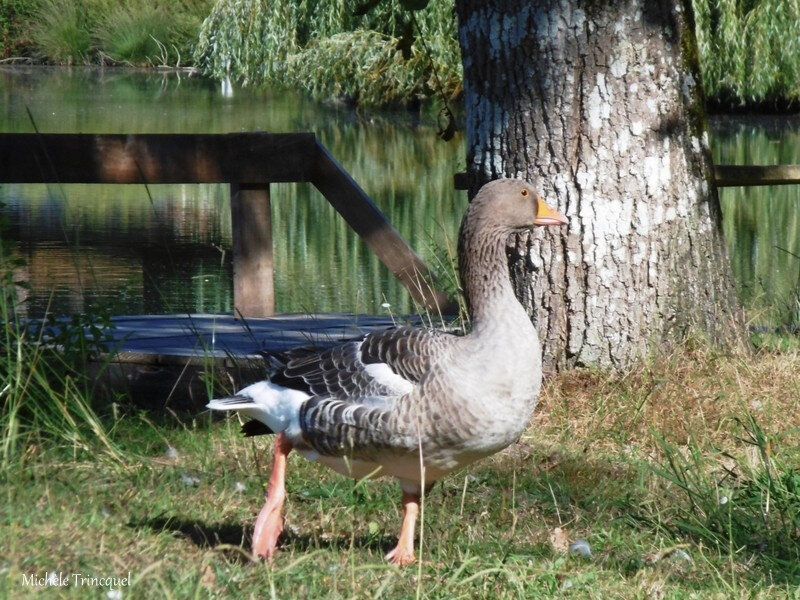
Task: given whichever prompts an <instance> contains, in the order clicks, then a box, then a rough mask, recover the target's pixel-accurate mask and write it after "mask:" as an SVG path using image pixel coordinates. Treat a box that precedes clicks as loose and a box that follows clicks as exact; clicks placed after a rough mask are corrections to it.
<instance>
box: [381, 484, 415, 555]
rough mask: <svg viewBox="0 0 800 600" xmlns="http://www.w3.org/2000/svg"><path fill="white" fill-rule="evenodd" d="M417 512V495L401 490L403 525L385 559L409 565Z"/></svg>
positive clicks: (412, 553)
mask: <svg viewBox="0 0 800 600" xmlns="http://www.w3.org/2000/svg"><path fill="white" fill-rule="evenodd" d="M418 512H419V495H418V494H409V493H408V492H403V526H402V527H401V529H400V537H399V538H398V539H397V546H396V547H395V549H394V550H392V551H391V552H389V554H387V555H386V560H388V561H389V562H391V563H394V564H396V565H410V564H411V563H413V562H414V561H415V560H416V558H415V557H414V532H415V529H416V525H417V513H418Z"/></svg>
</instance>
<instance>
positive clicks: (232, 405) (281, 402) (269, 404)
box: [206, 381, 309, 436]
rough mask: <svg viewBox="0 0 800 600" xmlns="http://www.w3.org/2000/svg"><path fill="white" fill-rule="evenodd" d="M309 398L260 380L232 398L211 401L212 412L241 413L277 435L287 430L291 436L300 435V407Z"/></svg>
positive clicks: (296, 391) (306, 395)
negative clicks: (232, 411)
mask: <svg viewBox="0 0 800 600" xmlns="http://www.w3.org/2000/svg"><path fill="white" fill-rule="evenodd" d="M308 398H309V396H308V394H306V393H305V392H300V391H298V390H293V389H291V388H285V387H283V386H280V385H275V384H274V383H271V382H269V381H259V382H258V383H254V384H253V385H251V386H248V387H246V388H244V389H243V390H241V391H239V392H237V393H236V395H235V396H231V397H230V398H217V399H215V400H211V402H209V403H208V404H207V405H206V407H207V408H210V409H211V410H238V411H240V412H242V413H243V414H245V415H247V416H248V417H250V418H252V419H256V420H258V421H261V422H262V423H264V425H266V426H267V427H269V428H270V430H271V431H273V432H275V433H280V432H282V431H285V432H286V433H287V434H288V435H289V436H293V435H299V433H300V406H301V405H302V404H303V402H305V401H306V400H307V399H308Z"/></svg>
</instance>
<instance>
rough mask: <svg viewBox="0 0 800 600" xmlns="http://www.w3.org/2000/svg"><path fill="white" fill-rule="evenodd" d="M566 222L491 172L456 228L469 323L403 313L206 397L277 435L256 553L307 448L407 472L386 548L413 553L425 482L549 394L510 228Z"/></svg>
mask: <svg viewBox="0 0 800 600" xmlns="http://www.w3.org/2000/svg"><path fill="white" fill-rule="evenodd" d="M566 223H567V219H566V217H565V216H564V215H563V214H561V213H560V212H558V211H557V210H555V209H553V208H551V207H550V206H548V205H547V203H545V202H544V200H542V198H541V196H540V195H539V194H538V193H537V192H536V190H535V189H534V188H533V187H532V186H531V185H530V184H528V183H526V182H524V181H521V180H517V179H499V180H495V181H492V182H489V183H487V184H486V185H484V186H483V187H482V188H481V189H480V191H479V192H478V194H477V195H476V196H475V198H474V199H473V201H472V202H471V203H470V206H469V208H468V210H467V212H466V214H465V216H464V218H463V221H462V223H461V230H460V235H459V267H460V274H461V281H462V285H463V286H464V291H465V294H466V298H467V303H468V307H469V315H470V322H471V330H470V331H469V333H467V334H465V335H456V334H452V333H447V332H443V331H440V330H436V329H432V328H418V327H409V326H401V327H396V328H392V329H388V330H385V331H378V332H373V333H370V334H368V335H366V336H364V337H363V338H361V339H359V340H357V341H349V342H346V343H342V344H340V345H338V346H334V347H331V348H327V349H319V348H308V347H304V348H297V349H294V350H289V351H288V352H286V353H284V354H283V355H281V356H280V361H279V363H278V364H277V365H275V366H274V367H275V368H274V370H273V372H272V373H271V375H270V377H269V379H268V380H265V381H260V382H258V383H255V384H253V385H250V386H248V387H245V388H244V389H242V390H241V391H239V392H237V393H236V394H235V395H234V396H231V397H227V398H219V399H215V400H212V401H211V402H210V403H209V404H208V408H209V409H212V410H217V411H232V410H235V411H239V412H240V413H243V414H244V415H246V416H247V417H250V419H251V420H250V421H248V422H246V423H245V424H244V425H243V426H242V431H243V433H244V434H245V435H258V434H274V435H276V438H275V441H274V447H273V463H272V471H271V474H270V478H269V481H268V483H267V493H266V500H265V503H264V506H263V508H262V509H261V511H260V512H259V514H258V517H257V518H256V521H255V526H254V531H253V538H252V553H253V558H254V559H258V558H259V557H261V558H265V559H267V560H272V558H273V557H274V555H275V552H276V549H277V543H278V537H279V535H280V534H281V531H282V529H283V517H282V511H283V504H284V500H285V497H286V492H285V488H284V483H285V477H286V462H287V461H286V459H287V456H288V455H289V453H290V452H291V451H292V450H297V451H298V452H299V453H300V454H302V455H303V456H304V457H305V458H307V459H309V460H312V461H319V462H320V463H322V464H323V465H326V466H328V467H330V468H332V469H333V470H335V471H337V472H339V473H342V474H344V475H346V476H349V477H353V478H356V479H360V478H363V477H367V476H371V475H372V476H374V475H387V476H392V477H395V478H396V479H398V480H399V482H400V487H401V490H402V512H403V520H402V526H401V528H400V536H399V538H398V541H397V546H396V547H395V548H394V549H393V550H392V551H391V552H389V553H388V554H387V555H386V559H387V560H388V561H390V562H392V563H394V564H397V565H407V564H410V563H413V562H414V561H415V560H416V558H415V556H414V537H415V527H416V520H417V513H418V511H419V503H420V501H421V494H422V493H423V490H427V489H429V488H430V487H431V486H432V485H433V484H434V483H435V482H436V481H437V480H439V479H441V478H442V477H444V476H445V475H447V474H448V473H451V472H452V471H454V470H456V469H460V468H462V467H464V466H466V465H468V464H470V463H473V462H475V461H476V460H479V459H481V458H484V457H486V456H489V455H491V454H494V453H496V452H498V451H500V450H502V449H503V448H505V447H507V446H508V445H510V444H511V443H513V442H514V441H516V440H517V439H518V438H519V436H520V435H521V434H522V432H523V431H524V430H525V428H526V427H527V424H528V421H529V419H530V417H531V414H532V413H533V410H534V407H535V405H536V400H537V397H538V395H539V388H540V386H541V379H542V368H541V348H540V345H539V338H538V334H537V332H536V330H535V328H534V327H533V324H532V323H531V320H530V317H529V316H528V314H527V313H526V311H525V309H524V308H523V307H522V305H521V304H520V303H519V301H518V300H517V298H516V296H515V294H514V290H513V288H512V285H511V281H510V276H509V269H508V259H507V255H506V243H507V239H508V237H509V235H510V234H512V233H514V232H518V231H523V230H526V229H532V227H533V226H535V225H542V226H548V225H563V224H566Z"/></svg>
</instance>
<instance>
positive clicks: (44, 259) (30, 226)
mask: <svg viewBox="0 0 800 600" xmlns="http://www.w3.org/2000/svg"><path fill="white" fill-rule="evenodd" d="M0 99H2V105H0V131H4V132H32V131H34V126H33V123H32V122H31V119H30V118H29V116H28V111H30V114H31V115H32V116H33V119H34V121H35V123H36V127H37V128H38V129H39V131H42V132H53V133H58V132H102V133H120V132H131V133H163V132H176V133H202V132H206V133H222V132H232V131H256V130H263V131H272V132H291V131H313V132H315V133H316V135H317V136H318V137H319V138H320V139H321V140H322V142H323V143H324V144H325V145H326V146H327V147H328V148H329V149H330V150H331V152H332V154H333V155H334V156H335V157H336V158H337V159H338V160H339V161H340V162H341V163H342V164H343V165H344V167H345V168H346V169H347V170H348V171H350V173H351V174H352V175H353V176H354V178H355V179H356V181H358V182H359V183H360V184H361V185H362V187H363V188H364V189H365V190H366V191H367V193H368V194H370V195H371V196H372V198H373V199H374V200H375V201H376V203H377V204H378V206H379V207H380V208H381V210H383V211H384V212H385V213H386V214H387V215H388V216H389V218H390V220H391V221H392V223H393V224H394V225H395V226H396V227H397V228H398V229H399V230H400V233H401V234H402V235H403V236H404V237H405V238H406V239H407V240H408V241H409V243H410V244H411V245H412V246H413V247H414V248H415V249H417V251H418V252H419V253H420V254H421V255H422V256H423V258H424V259H425V260H426V261H427V262H428V263H429V264H430V265H431V266H433V267H434V268H435V269H436V270H437V271H438V272H439V274H440V277H441V280H442V282H443V284H444V286H445V287H448V286H449V287H452V286H453V285H454V284H453V280H452V269H451V259H452V257H453V255H454V253H455V235H456V231H457V228H458V224H459V220H460V216H461V214H462V212H463V210H464V207H465V206H466V197H465V195H464V193H463V192H456V191H454V190H453V184H452V175H453V173H455V172H458V171H462V170H464V162H463V160H464V159H463V158H462V157H463V156H464V149H463V142H462V141H460V140H456V141H455V142H451V143H449V144H445V143H442V142H440V141H438V140H437V138H436V135H435V123H434V122H433V119H431V120H427V119H425V118H422V119H419V118H415V117H413V116H410V115H408V114H406V113H402V112H401V113H388V114H383V115H381V116H380V117H377V118H376V117H374V116H373V117H369V118H364V117H360V116H359V115H357V114H355V113H353V112H352V111H350V110H346V109H344V108H342V107H334V106H322V105H320V104H317V103H313V102H310V101H308V100H306V99H304V98H302V97H301V96H297V95H293V94H290V93H274V94H273V93H267V92H262V91H254V90H251V89H236V90H235V93H234V94H233V95H227V94H226V93H223V90H222V89H221V88H220V87H219V85H218V84H217V83H214V82H209V81H206V80H203V79H200V78H194V77H187V76H186V75H181V74H176V73H153V72H150V71H146V72H134V71H130V70H113V69H106V70H98V69H72V70H69V69H63V68H57V69H48V68H42V67H35V68H34V67H23V68H8V67H5V68H3V67H0ZM711 142H712V150H713V153H714V158H715V160H716V161H717V162H718V163H728V164H780V163H795V164H800V120H799V119H797V118H775V119H749V120H742V119H741V118H737V119H736V120H729V119H720V118H718V119H714V120H713V121H712V135H711ZM721 200H722V204H723V212H724V218H725V222H724V227H725V234H726V238H727V240H728V244H729V248H730V255H731V260H732V264H733V268H734V273H735V276H736V279H737V283H738V285H739V289H740V293H741V296H742V299H743V301H744V302H745V304H746V305H748V306H752V307H755V308H757V309H759V310H762V313H761V314H760V315H759V317H758V320H759V321H762V322H772V323H777V324H785V323H797V322H798V319H799V318H800V316H799V315H798V311H800V304H799V303H798V289H800V258H798V257H800V187H798V186H782V187H771V188H728V189H724V190H722V191H721ZM0 201H2V202H5V203H6V205H7V206H6V208H5V209H4V213H6V214H7V215H8V217H9V218H10V221H11V226H12V228H11V232H10V235H11V236H12V237H13V239H15V240H17V241H18V247H19V252H20V253H21V255H22V256H23V257H24V258H25V259H26V261H27V263H28V276H29V277H30V283H31V291H30V296H29V302H28V308H29V312H30V314H41V313H42V312H43V311H44V310H45V308H46V307H48V306H50V308H51V309H52V310H56V311H59V312H63V311H76V310H81V309H82V308H84V307H85V306H86V305H88V304H92V303H96V302H106V303H110V304H112V305H113V307H114V310H115V312H118V313H127V314H137V313H143V312H154V313H164V312H183V311H189V312H205V311H209V312H216V311H230V310H231V297H232V276H231V264H230V247H231V240H230V213H229V199H228V189H227V186H222V185H183V186H150V187H149V188H145V187H144V186H80V185H72V186H46V185H25V186H19V185H5V186H0ZM272 210H273V228H274V237H275V265H276V272H275V285H276V305H277V309H278V310H279V311H304V312H319V311H356V312H367V313H381V312H385V310H386V309H385V308H384V307H383V306H382V305H384V304H386V303H388V304H390V305H391V309H392V310H394V311H397V312H406V311H410V310H412V309H413V307H412V305H411V301H410V299H409V297H408V294H407V293H406V292H405V290H404V289H403V288H402V286H401V285H400V284H399V283H397V281H396V280H395V279H394V278H393V277H391V276H390V275H389V273H388V272H387V271H386V269H385V268H384V267H383V266H382V265H381V264H380V263H379V261H378V260H377V259H376V258H375V257H374V256H373V255H372V254H371V253H370V252H369V251H368V250H367V248H366V246H365V245H364V244H363V243H362V242H361V241H360V240H359V239H358V238H357V236H355V234H354V233H353V232H352V231H351V230H350V229H349V227H347V225H346V224H345V222H344V221H343V220H342V219H341V218H340V217H339V216H338V215H337V213H336V212H335V211H334V210H333V208H332V207H331V206H330V205H329V204H328V203H327V202H326V201H325V200H324V198H323V197H322V196H321V195H320V194H319V193H317V192H316V191H315V190H314V189H313V188H312V187H311V186H310V185H307V184H276V185H273V186H272Z"/></svg>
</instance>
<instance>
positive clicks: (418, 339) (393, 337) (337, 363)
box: [270, 327, 455, 405]
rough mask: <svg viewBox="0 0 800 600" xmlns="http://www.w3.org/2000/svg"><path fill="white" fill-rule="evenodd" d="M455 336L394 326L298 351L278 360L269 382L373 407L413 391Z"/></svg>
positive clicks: (284, 355)
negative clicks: (324, 347)
mask: <svg viewBox="0 0 800 600" xmlns="http://www.w3.org/2000/svg"><path fill="white" fill-rule="evenodd" d="M454 337H455V336H453V335H452V334H448V333H444V332H441V331H437V330H432V329H419V328H415V327H397V328H394V329H387V330H385V331H378V332H374V333H370V334H368V335H366V336H365V337H363V338H362V339H360V340H355V341H352V342H347V343H345V344H341V345H338V346H334V347H332V348H327V349H318V348H296V349H293V350H289V351H288V352H286V353H285V354H283V355H282V356H281V357H280V359H281V361H282V363H283V364H282V365H281V366H280V367H278V369H277V370H276V371H275V372H273V373H272V375H271V376H270V381H271V382H272V383H275V384H277V385H281V386H284V387H288V388H291V389H295V390H300V391H303V392H306V393H307V394H309V395H310V396H320V397H323V398H330V399H336V400H345V401H348V402H355V403H357V404H371V405H374V404H376V403H381V402H382V399H385V400H389V399H392V398H397V397H399V396H404V395H405V394H408V393H410V392H411V391H413V390H414V389H415V388H416V387H417V386H418V385H419V383H420V381H421V380H422V378H423V377H424V376H425V374H426V373H428V372H429V371H430V369H431V365H432V364H433V362H435V361H436V360H438V359H439V358H440V357H441V356H442V355H443V354H444V353H445V352H446V350H447V348H448V346H449V345H450V344H452V341H453V338H454Z"/></svg>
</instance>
